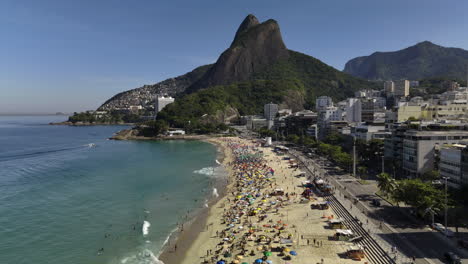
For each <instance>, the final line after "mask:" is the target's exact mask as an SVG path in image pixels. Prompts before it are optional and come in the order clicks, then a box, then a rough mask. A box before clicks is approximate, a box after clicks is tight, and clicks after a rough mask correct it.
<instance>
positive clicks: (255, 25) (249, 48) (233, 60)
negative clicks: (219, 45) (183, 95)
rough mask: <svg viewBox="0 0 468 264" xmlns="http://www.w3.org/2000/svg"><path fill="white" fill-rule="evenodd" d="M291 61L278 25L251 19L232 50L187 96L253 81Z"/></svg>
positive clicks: (229, 49)
mask: <svg viewBox="0 0 468 264" xmlns="http://www.w3.org/2000/svg"><path fill="white" fill-rule="evenodd" d="M288 58H289V51H288V50H287V49H286V45H284V42H283V39H282V37H281V32H280V28H279V25H278V23H277V22H276V21H275V20H273V19H270V20H267V21H265V22H263V23H259V22H258V20H257V18H256V17H255V16H253V15H248V16H247V17H246V18H245V19H244V21H243V22H242V23H241V25H240V26H239V29H238V30H237V32H236V35H235V37H234V40H233V42H232V44H231V46H230V47H229V48H228V49H227V50H226V51H224V52H223V53H222V54H221V56H219V58H218V60H217V61H216V63H215V64H214V65H213V67H211V68H210V69H209V70H208V71H207V72H206V73H205V74H204V75H203V76H202V77H201V78H200V79H199V80H198V81H196V82H195V83H194V84H193V85H192V86H190V87H189V88H188V89H187V91H186V92H187V93H191V92H194V91H196V90H198V89H202V88H207V87H210V86H215V85H222V84H229V83H233V82H239V81H246V80H249V79H251V77H252V74H253V73H255V72H260V71H262V70H264V69H265V68H266V67H267V66H268V65H272V64H274V63H275V62H277V61H279V60H285V59H288Z"/></svg>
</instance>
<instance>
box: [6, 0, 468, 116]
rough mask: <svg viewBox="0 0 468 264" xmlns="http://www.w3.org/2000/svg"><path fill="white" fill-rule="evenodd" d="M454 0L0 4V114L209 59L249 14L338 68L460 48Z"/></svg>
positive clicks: (81, 97)
mask: <svg viewBox="0 0 468 264" xmlns="http://www.w3.org/2000/svg"><path fill="white" fill-rule="evenodd" d="M464 10H468V2H461V1H455V0H450V1H444V2H443V3H442V2H441V1H436V0H429V1H422V0H418V1H404V0H397V1H391V2H378V1H371V0H362V1H359V2H358V1H352V3H351V1H346V0H332V1H326V2H325V1H314V2H311V1H295V2H293V3H288V4H285V3H284V2H280V1H257V2H255V3H251V2H249V1H240V2H239V1H237V2H235V3H230V2H222V3H221V2H219V1H214V0H209V1H203V2H191V1H181V0H177V1H171V2H169V1H167V2H165V1H164V2H156V1H149V0H147V1H140V2H138V3H136V4H135V3H130V2H127V1H110V0H103V1H98V2H96V1H91V0H83V1H79V2H78V1H58V0H45V1H40V2H39V1H32V0H26V1H13V0H6V1H2V3H0V21H1V22H2V23H1V24H0V33H1V34H2V36H4V39H5V40H7V41H3V42H2V43H0V54H1V55H2V56H1V57H2V60H1V61H0V94H1V96H0V113H55V112H68V113H69V112H75V111H83V110H91V109H95V108H97V107H98V106H99V105H100V104H102V103H103V102H104V101H105V100H107V99H109V98H110V97H112V96H113V95H115V94H116V93H119V92H122V91H125V90H130V89H134V88H138V87H140V86H142V85H144V84H153V83H157V82H159V81H163V80H165V79H167V78H171V77H176V76H179V75H182V74H184V73H186V72H189V71H191V70H192V69H194V68H195V67H197V66H200V65H203V64H208V63H213V62H215V61H216V59H217V57H218V56H219V55H220V54H221V53H222V52H223V51H224V50H225V49H226V48H227V47H228V46H229V44H230V43H231V41H232V39H233V37H234V34H235V31H236V30H237V27H238V26H239V24H240V23H241V22H242V20H243V19H244V18H245V16H247V15H248V14H254V15H255V16H256V17H257V18H258V19H259V20H260V21H265V20H267V19H270V18H272V19H275V20H276V21H278V23H279V25H280V28H281V32H282V35H283V40H284V42H285V44H286V46H287V47H288V48H289V49H291V50H295V51H299V52H302V53H305V54H307V55H310V56H313V57H316V58H318V59H320V60H321V61H323V62H324V63H326V64H328V65H331V66H333V67H335V68H337V69H338V70H342V69H343V67H344V64H345V63H346V62H347V61H348V60H350V59H352V58H355V57H358V56H366V55H370V54H372V53H373V52H376V51H394V50H400V49H403V48H406V47H408V46H412V45H415V44H416V43H418V42H421V41H425V40H428V41H431V42H433V43H435V44H438V45H442V46H446V47H459V48H463V49H468V39H467V37H465V34H464V33H465V31H466V30H465V29H466V25H467V23H468V16H466V15H464Z"/></svg>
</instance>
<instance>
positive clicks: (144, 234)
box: [141, 221, 151, 236]
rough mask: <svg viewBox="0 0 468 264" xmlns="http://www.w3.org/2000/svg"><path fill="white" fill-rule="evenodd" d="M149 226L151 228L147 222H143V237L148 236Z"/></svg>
mask: <svg viewBox="0 0 468 264" xmlns="http://www.w3.org/2000/svg"><path fill="white" fill-rule="evenodd" d="M150 226H151V224H150V222H148V221H144V222H143V226H142V227H141V232H142V233H143V236H146V235H148V233H149V228H150Z"/></svg>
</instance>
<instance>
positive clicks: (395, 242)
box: [289, 150, 468, 264]
mask: <svg viewBox="0 0 468 264" xmlns="http://www.w3.org/2000/svg"><path fill="white" fill-rule="evenodd" d="M289 153H290V154H291V155H292V156H295V157H296V158H297V159H298V160H300V161H301V162H302V164H303V165H304V166H305V167H306V168H307V169H308V170H309V172H310V173H311V174H312V175H316V176H322V177H325V178H326V179H327V180H328V181H329V182H330V183H331V184H332V185H333V186H334V187H335V188H336V189H337V190H338V191H339V192H341V193H343V194H344V195H345V197H346V198H347V199H350V201H351V200H353V201H357V203H353V204H354V207H352V208H351V209H350V207H348V208H347V209H348V211H351V213H352V214H353V215H354V213H360V214H362V213H363V214H364V215H365V217H366V221H367V220H368V221H369V222H370V223H371V224H374V225H377V226H379V228H378V230H375V233H376V234H377V235H378V236H379V237H381V239H383V240H385V241H386V242H387V243H389V244H391V245H392V246H395V247H397V250H398V251H400V252H401V253H403V254H402V255H406V256H407V257H406V259H410V258H411V257H413V256H414V257H415V258H416V262H415V263H417V264H440V263H446V262H444V261H445V260H444V259H443V255H444V253H445V252H449V251H452V252H455V253H457V254H458V255H459V256H460V257H462V259H463V260H462V263H468V261H467V260H466V259H467V257H468V255H467V252H465V251H464V250H460V249H458V248H457V247H456V245H455V244H454V243H453V241H450V240H449V239H448V238H446V237H444V236H443V235H442V234H440V233H439V232H434V231H432V230H431V229H430V228H429V227H428V226H427V225H425V224H423V223H420V222H418V221H417V220H416V219H414V218H412V217H411V216H409V215H408V214H409V212H407V211H409V208H398V207H395V206H393V205H391V204H389V203H388V202H387V201H385V200H382V201H381V206H380V207H375V206H373V205H372V204H371V201H372V199H375V198H379V197H378V196H376V195H375V193H376V192H377V191H378V188H377V186H376V185H375V184H366V185H364V184H361V183H359V182H358V181H357V180H356V179H355V178H353V177H352V176H351V175H349V174H343V173H339V172H337V171H336V170H334V168H331V167H326V166H325V163H326V162H327V160H326V159H323V158H321V157H319V156H316V155H314V157H313V159H310V158H307V157H306V156H304V155H303V154H302V153H301V152H299V151H296V150H290V152H289ZM355 199H357V200H355ZM350 204H351V202H350ZM403 210H406V211H403ZM353 212H354V213H353ZM372 231H373V230H371V232H372ZM400 260H402V261H403V260H404V257H403V259H400ZM399 263H405V262H399ZM410 263H411V262H410Z"/></svg>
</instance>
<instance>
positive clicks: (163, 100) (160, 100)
mask: <svg viewBox="0 0 468 264" xmlns="http://www.w3.org/2000/svg"><path fill="white" fill-rule="evenodd" d="M173 102H174V98H172V97H170V96H169V97H164V96H157V97H156V100H155V102H154V111H155V114H156V115H157V114H158V113H159V112H161V110H162V109H163V108H164V107H165V106H166V105H168V104H170V103H173Z"/></svg>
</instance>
